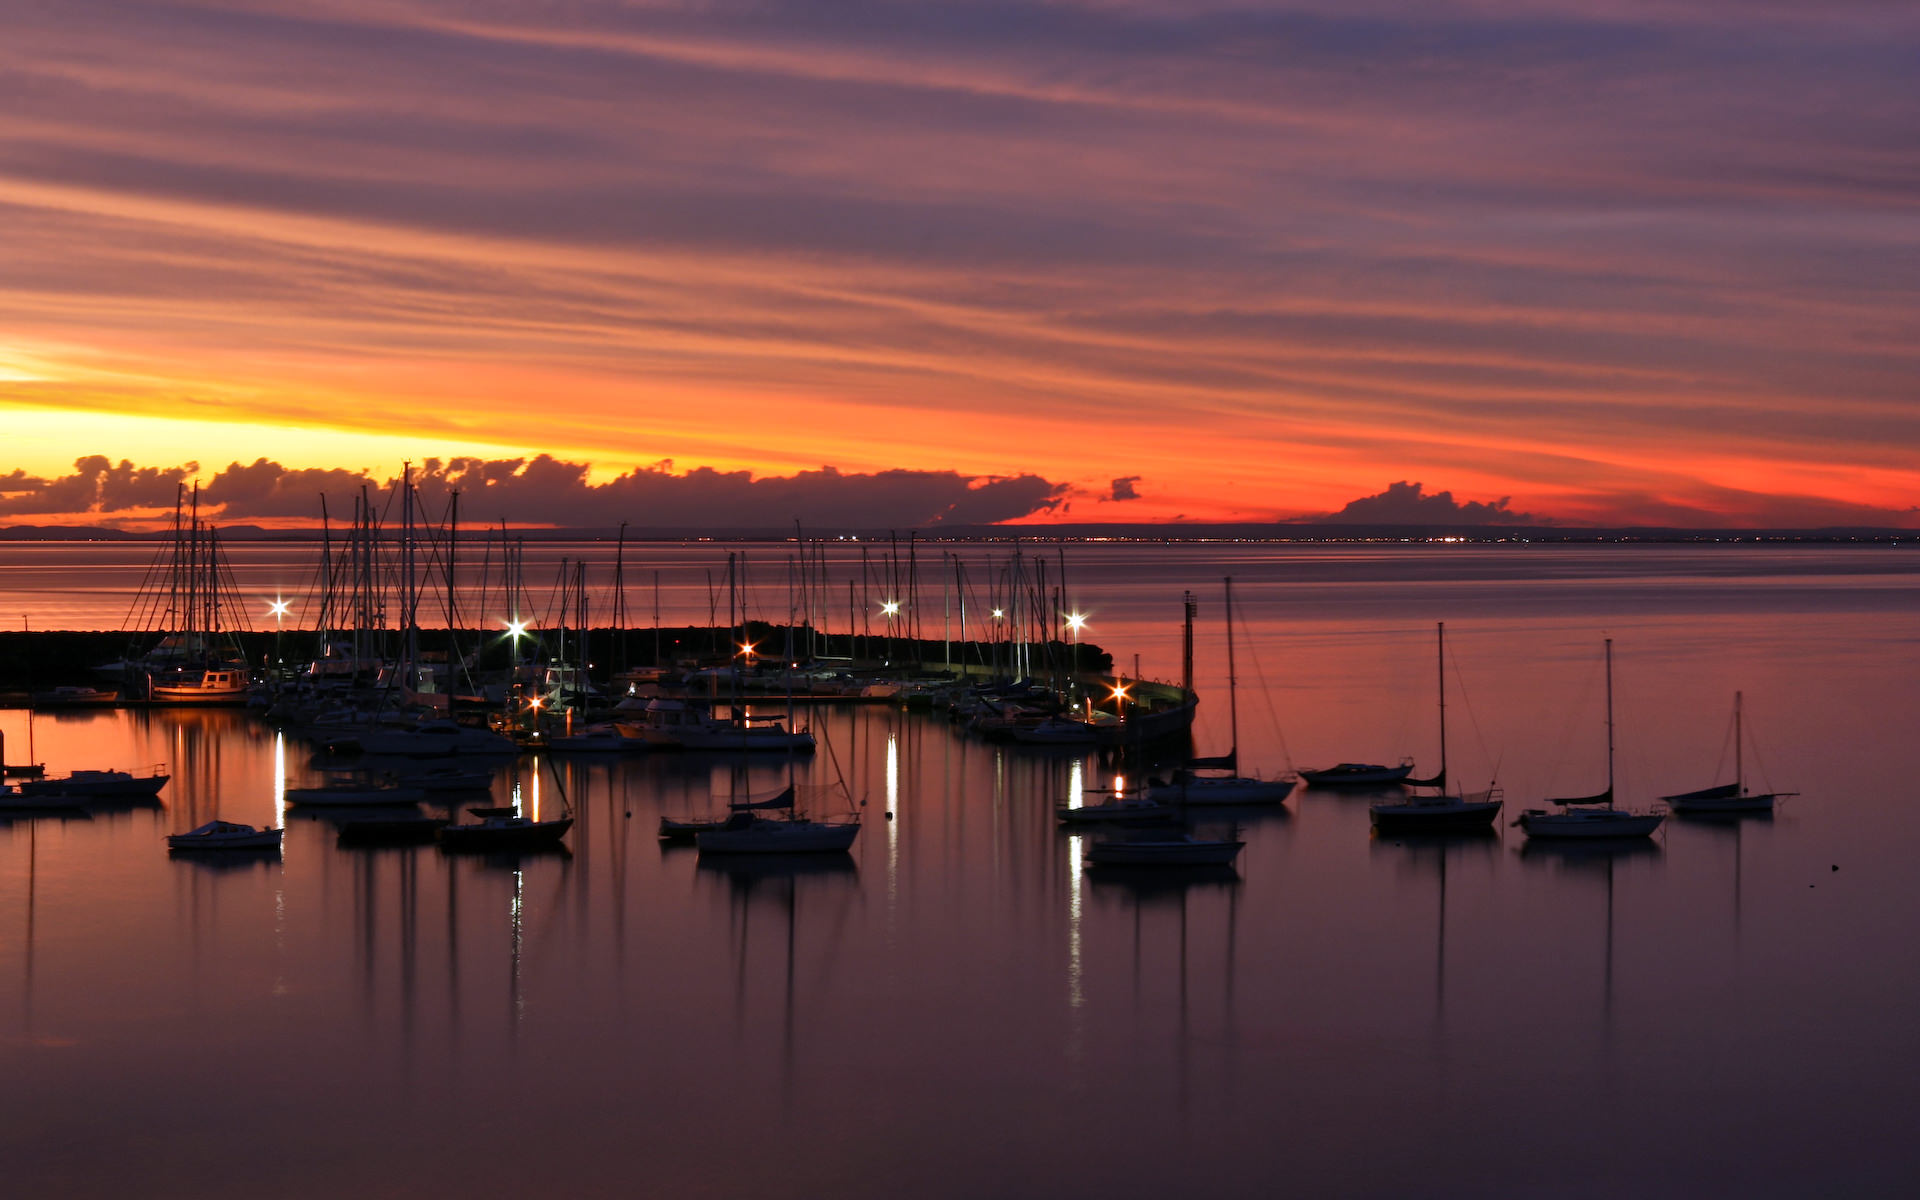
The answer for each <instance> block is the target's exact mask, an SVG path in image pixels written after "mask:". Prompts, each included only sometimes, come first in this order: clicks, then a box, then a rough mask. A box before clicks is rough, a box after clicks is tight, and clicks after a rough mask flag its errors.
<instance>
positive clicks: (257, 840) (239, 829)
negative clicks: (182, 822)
mask: <svg viewBox="0 0 1920 1200" xmlns="http://www.w3.org/2000/svg"><path fill="white" fill-rule="evenodd" d="M282 832H283V831H282V830H279V829H255V828H254V827H253V826H251V825H242V824H240V823H239V822H237V821H208V822H207V823H206V824H205V825H202V826H200V827H199V828H198V829H194V830H190V831H188V832H186V833H170V834H168V835H167V849H169V850H187V851H200V850H278V849H279V848H280V834H281V833H282Z"/></svg>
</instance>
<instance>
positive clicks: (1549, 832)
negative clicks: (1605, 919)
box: [1514, 638, 1667, 839]
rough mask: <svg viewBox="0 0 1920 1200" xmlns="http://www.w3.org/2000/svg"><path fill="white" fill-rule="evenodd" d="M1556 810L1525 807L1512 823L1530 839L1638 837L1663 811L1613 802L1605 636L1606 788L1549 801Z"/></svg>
mask: <svg viewBox="0 0 1920 1200" xmlns="http://www.w3.org/2000/svg"><path fill="white" fill-rule="evenodd" d="M1547 803H1549V804H1557V805H1559V806H1560V811H1558V812H1554V811H1552V810H1549V809H1544V808H1529V809H1527V810H1526V811H1525V812H1523V813H1521V814H1520V819H1519V820H1518V821H1516V822H1514V823H1515V824H1516V825H1518V826H1520V828H1521V829H1522V830H1523V831H1525V833H1526V835H1527V836H1528V837H1532V838H1568V839H1571V838H1638V837H1648V836H1651V835H1652V833H1653V831H1654V830H1656V829H1658V828H1660V823H1661V822H1662V821H1664V820H1666V818H1667V814H1666V813H1664V812H1645V813H1637V812H1629V811H1627V810H1626V809H1624V808H1615V807H1614V804H1613V639H1612V638H1608V639H1607V790H1606V791H1604V792H1601V793H1600V794H1599V795H1597V796H1574V797H1569V798H1567V799H1564V800H1549V801H1548V802H1547Z"/></svg>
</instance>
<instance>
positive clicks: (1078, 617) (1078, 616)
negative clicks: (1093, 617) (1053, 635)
mask: <svg viewBox="0 0 1920 1200" xmlns="http://www.w3.org/2000/svg"><path fill="white" fill-rule="evenodd" d="M1086 627H1087V615H1086V614H1085V613H1068V614H1067V628H1068V629H1071V630H1073V631H1074V632H1075V633H1079V632H1080V631H1081V630H1082V629H1085V628H1086Z"/></svg>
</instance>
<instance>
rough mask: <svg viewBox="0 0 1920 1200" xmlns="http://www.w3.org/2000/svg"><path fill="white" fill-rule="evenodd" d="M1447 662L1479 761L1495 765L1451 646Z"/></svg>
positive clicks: (1458, 660) (1465, 681)
mask: <svg viewBox="0 0 1920 1200" xmlns="http://www.w3.org/2000/svg"><path fill="white" fill-rule="evenodd" d="M1447 661H1448V662H1449V663H1450V664H1452V666H1453V686H1454V690H1455V691H1457V692H1459V693H1460V707H1462V708H1464V709H1466V710H1467V724H1469V725H1471V726H1472V727H1473V740H1474V741H1475V742H1477V743H1479V746H1480V760H1481V761H1482V762H1486V763H1496V762H1497V761H1498V760H1497V759H1496V757H1495V756H1494V753H1493V751H1492V749H1491V748H1489V747H1488V745H1487V739H1486V735H1485V734H1484V733H1482V732H1481V730H1480V716H1479V714H1478V713H1476V712H1474V711H1473V699H1472V697H1471V696H1469V695H1468V694H1467V680H1466V676H1465V675H1463V674H1462V673H1461V671H1460V659H1459V657H1458V654H1457V653H1456V652H1455V650H1454V648H1453V647H1452V646H1448V647H1447ZM1497 769H1498V768H1497V767H1496V770H1497Z"/></svg>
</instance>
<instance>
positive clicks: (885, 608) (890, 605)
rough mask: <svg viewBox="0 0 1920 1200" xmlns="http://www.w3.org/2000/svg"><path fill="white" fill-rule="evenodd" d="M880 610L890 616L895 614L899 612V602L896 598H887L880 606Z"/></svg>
mask: <svg viewBox="0 0 1920 1200" xmlns="http://www.w3.org/2000/svg"><path fill="white" fill-rule="evenodd" d="M880 611H881V612H883V613H885V614H887V615H888V616H890V617H892V616H897V615H899V612H900V602H899V601H898V600H889V601H887V602H886V603H885V604H882V605H881V606H880Z"/></svg>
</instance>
